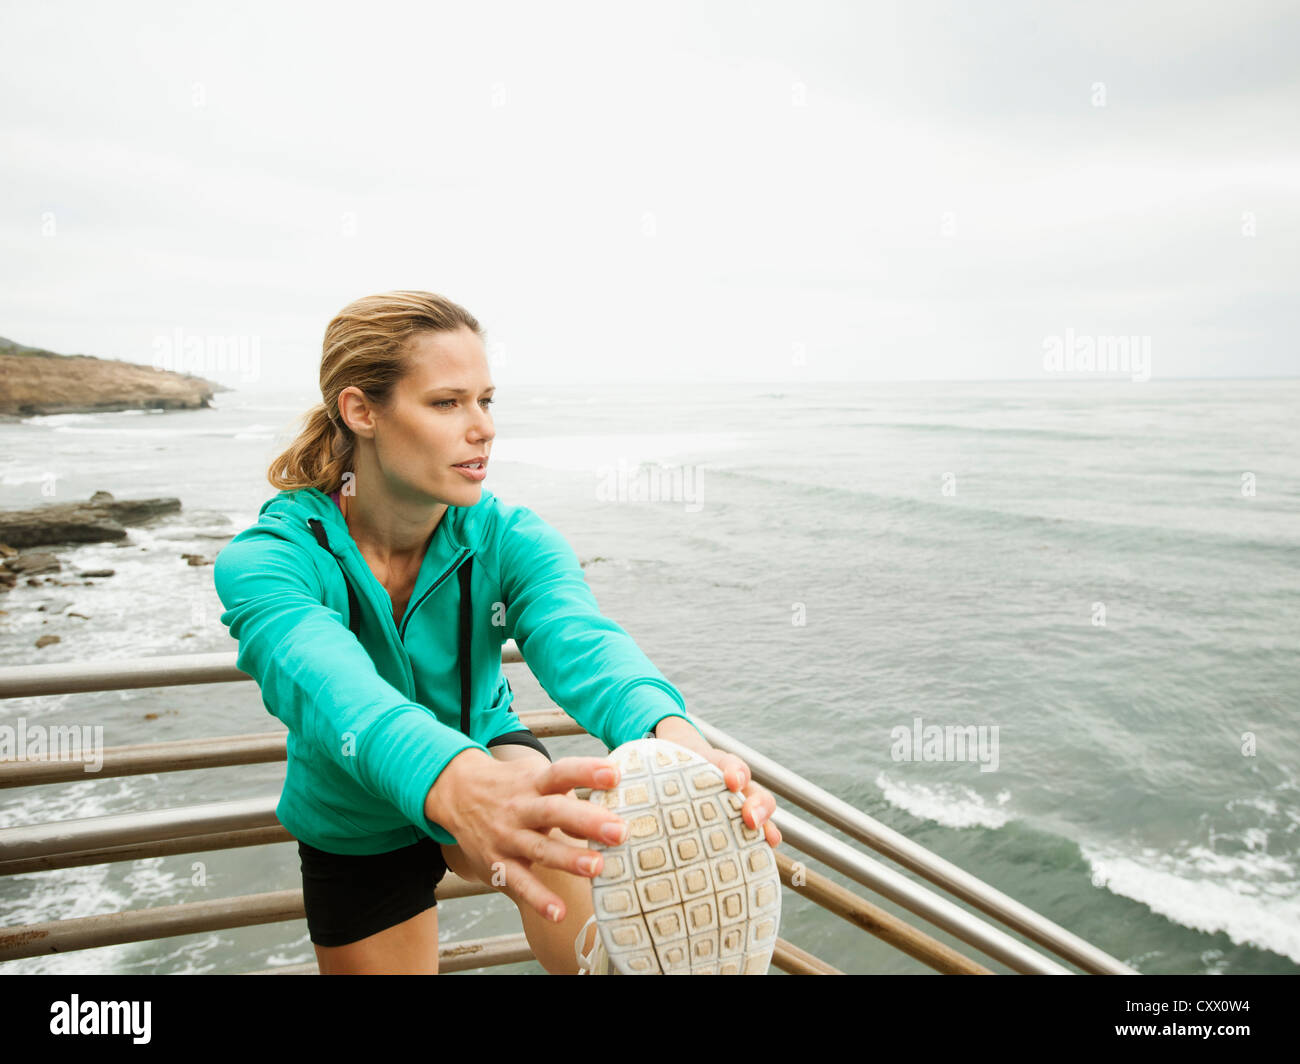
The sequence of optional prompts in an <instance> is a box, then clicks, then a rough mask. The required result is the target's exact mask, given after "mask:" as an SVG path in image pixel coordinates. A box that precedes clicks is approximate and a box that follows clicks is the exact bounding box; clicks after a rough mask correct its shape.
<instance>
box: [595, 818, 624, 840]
mask: <svg viewBox="0 0 1300 1064" xmlns="http://www.w3.org/2000/svg"><path fill="white" fill-rule="evenodd" d="M626 835H627V827H626V826H625V825H623V824H619V823H616V822H614V821H610V822H609V823H608V824H606V825H604V826H603V827H602V828H601V829H600V837H601V838H602V839H604V840H605V841H606V842H612V843H614V844H615V845H617V844H618V843H620V842H622V841H623V839H624V838H625V837H626Z"/></svg>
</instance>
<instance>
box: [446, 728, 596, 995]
mask: <svg viewBox="0 0 1300 1064" xmlns="http://www.w3.org/2000/svg"><path fill="white" fill-rule="evenodd" d="M489 753H491V754H492V756H493V757H495V758H497V759H498V760H501V761H508V760H515V759H525V758H530V759H536V760H537V761H538V762H540V763H541V764H542V765H547V764H549V763H550V762H549V761H548V759H547V757H546V755H545V754H542V753H540V752H539V751H537V750H534V749H532V748H531V747H528V746H517V745H505V746H494V747H491V748H490V750H489ZM569 797H570V798H572V797H575V795H574V793H573V791H569ZM551 838H553V839H555V840H557V841H558V842H565V843H568V844H569V845H571V846H580V847H582V848H584V849H585V848H586V843H584V842H581V841H579V840H578V839H574V838H572V837H570V836H568V835H566V834H565V833H564V832H562V831H561V830H560V829H559V828H552V829H551ZM442 856H443V859H444V860H445V861H446V862H447V867H448V868H450V869H451V870H452V871H453V872H455V873H456V874H457V875H458V876H460V877H461V878H462V879H468V880H470V881H471V882H474V883H487V884H489V885H491V886H494V887H496V888H497V889H498V890H500V891H501V892H502V893H503V894H505V895H506V896H507V897H509V898H510V900H511V901H513V902H514V903H515V904H516V905H517V906H519V915H520V918H521V919H522V920H523V924H524V935H525V936H526V937H527V939H528V945H529V946H530V947H531V948H532V951H533V955H534V956H536V958H537V960H538V961H539V962H540V963H541V965H542V967H543V968H545V969H546V970H547V971H548V972H550V973H551V974H552V975H572V974H574V973H576V972H577V970H578V961H577V957H576V956H575V955H574V950H573V947H574V940H575V939H576V938H577V937H578V932H579V931H580V930H581V929H582V925H583V924H585V923H586V922H587V919H588V917H590V916H591V914H592V903H591V880H589V879H585V878H583V877H582V876H575V875H570V874H569V873H568V872H562V871H560V870H559V869H557V868H543V867H540V866H534V867H533V868H532V869H531V871H532V873H533V875H535V876H536V877H537V878H538V879H540V880H541V881H542V882H543V883H545V884H546V885H547V886H548V887H549V888H550V889H551V890H553V891H555V893H556V894H558V895H559V896H560V897H561V898H563V899H564V919H563V920H561V921H560V922H559V923H558V924H557V923H552V922H551V921H550V920H547V919H546V917H544V916H542V914H541V913H539V912H538V911H537V910H536V909H534V908H533V907H532V906H531V905H529V904H528V903H527V902H525V901H522V900H521V899H520V898H519V896H518V895H517V894H516V893H515V892H514V890H513V889H512V886H511V884H510V882H509V881H508V880H507V882H506V883H505V884H504V885H503V884H502V883H501V882H500V877H499V876H498V877H497V882H495V883H494V882H493V877H492V869H490V868H484V867H482V866H479V865H477V864H476V863H475V862H472V861H471V860H470V859H469V857H468V856H467V855H466V854H465V853H464V851H462V850H461V848H460V847H459V846H444V847H442ZM595 930H596V929H595V925H594V924H593V925H592V927H591V928H590V929H589V930H588V932H587V941H586V942H584V943H583V952H584V953H585V952H586V951H587V948H588V947H589V946H590V943H591V938H592V936H593V935H594V934H595Z"/></svg>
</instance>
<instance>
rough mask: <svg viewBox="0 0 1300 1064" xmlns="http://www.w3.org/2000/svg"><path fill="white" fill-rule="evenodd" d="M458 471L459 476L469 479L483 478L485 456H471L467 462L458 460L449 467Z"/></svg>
mask: <svg viewBox="0 0 1300 1064" xmlns="http://www.w3.org/2000/svg"><path fill="white" fill-rule="evenodd" d="M451 468H452V469H456V470H459V471H460V474H461V476H464V477H468V478H469V479H470V480H483V479H484V478H485V477H486V476H487V456H486V455H484V456H483V457H482V458H471V459H470V460H469V461H468V462H458V463H457V464H456V465H454V466H452V467H451Z"/></svg>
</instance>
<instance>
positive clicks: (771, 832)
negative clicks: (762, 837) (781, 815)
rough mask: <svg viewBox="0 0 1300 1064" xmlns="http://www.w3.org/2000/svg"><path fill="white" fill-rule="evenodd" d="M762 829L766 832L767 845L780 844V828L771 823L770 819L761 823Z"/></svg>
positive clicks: (775, 845) (774, 845)
mask: <svg viewBox="0 0 1300 1064" xmlns="http://www.w3.org/2000/svg"><path fill="white" fill-rule="evenodd" d="M763 830H764V831H766V832H767V844H768V845H769V846H771V847H774V848H775V847H777V846H780V845H781V829H780V828H778V827H777V826H776V825H775V824H773V823H772V821H770V820H769V821H767V822H765V823H764V824H763Z"/></svg>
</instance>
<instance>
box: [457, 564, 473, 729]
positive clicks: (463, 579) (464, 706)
mask: <svg viewBox="0 0 1300 1064" xmlns="http://www.w3.org/2000/svg"><path fill="white" fill-rule="evenodd" d="M473 565H474V555H472V554H471V555H469V556H468V557H467V558H466V559H465V561H464V562H462V563H461V567H460V569H459V570H457V575H458V576H459V577H460V730H461V732H463V733H464V734H465V735H468V734H469V663H470V652H471V650H472V649H473V643H472V641H471V640H472V636H473V632H474V629H473V610H472V609H471V603H470V598H469V578H470V571H471V568H472V567H473Z"/></svg>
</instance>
